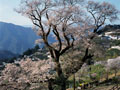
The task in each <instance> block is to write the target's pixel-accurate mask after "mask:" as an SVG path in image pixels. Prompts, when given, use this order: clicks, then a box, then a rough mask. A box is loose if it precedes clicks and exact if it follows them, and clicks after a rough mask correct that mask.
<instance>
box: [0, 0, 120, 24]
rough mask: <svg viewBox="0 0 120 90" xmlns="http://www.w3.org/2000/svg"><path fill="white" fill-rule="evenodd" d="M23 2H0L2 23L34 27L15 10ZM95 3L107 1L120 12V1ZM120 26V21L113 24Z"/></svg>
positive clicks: (8, 0) (14, 0) (6, 0)
mask: <svg viewBox="0 0 120 90" xmlns="http://www.w3.org/2000/svg"><path fill="white" fill-rule="evenodd" d="M20 1H21V0H0V21H2V22H8V23H13V24H17V25H22V26H29V25H32V23H31V21H30V20H29V19H28V18H27V17H24V16H22V15H21V14H18V13H17V12H15V11H14V8H17V7H19V4H20ZM94 1H100V2H103V1H106V2H109V3H112V4H113V5H114V6H115V7H116V8H117V9H118V10H120V0H94ZM119 17H120V15H119ZM112 24H120V20H118V21H116V22H114V23H112Z"/></svg>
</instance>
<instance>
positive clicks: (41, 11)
mask: <svg viewBox="0 0 120 90" xmlns="http://www.w3.org/2000/svg"><path fill="white" fill-rule="evenodd" d="M83 1H84V0H22V2H21V6H20V9H19V10H17V12H18V13H21V14H22V15H25V16H27V17H28V18H29V19H31V21H32V23H33V24H34V26H35V29H36V31H37V33H38V35H39V36H41V40H40V42H41V41H42V42H44V44H45V45H46V46H47V47H48V49H49V52H50V54H51V57H52V58H53V61H54V62H55V63H56V64H55V65H56V68H55V70H56V72H57V75H58V77H59V78H61V79H62V81H61V82H60V86H61V90H66V80H67V78H68V77H65V75H64V73H63V70H62V67H61V63H60V56H61V55H63V54H64V53H65V52H66V51H68V50H69V49H70V48H72V47H73V45H74V44H75V43H76V42H75V41H78V40H79V41H81V40H82V41H84V42H85V43H86V50H85V54H84V56H83V58H82V60H81V61H82V62H81V63H80V65H79V66H78V67H77V69H76V70H75V72H77V71H78V70H79V69H80V68H81V66H82V65H83V63H84V62H85V61H86V60H87V59H88V58H91V57H93V55H91V54H89V52H88V51H89V47H90V44H89V43H90V41H91V40H92V39H93V38H94V37H95V34H96V33H97V32H98V30H99V28H100V27H101V26H102V25H103V24H104V23H105V20H106V19H110V20H112V19H116V18H115V17H114V16H115V15H116V14H117V11H116V9H115V8H114V7H113V6H112V5H111V4H108V3H102V4H99V3H96V2H93V1H91V2H89V3H88V5H87V11H88V12H89V13H90V14H91V15H92V17H91V16H88V15H87V14H86V13H85V8H84V9H82V6H81V3H82V2H83ZM92 20H94V23H92ZM91 26H92V28H93V26H94V30H93V34H92V35H90V39H88V36H87V34H86V31H89V30H90V28H91ZM51 33H52V34H53V35H54V36H55V38H56V40H57V42H56V43H55V44H50V42H49V41H48V37H49V35H50V34H51ZM87 33H90V32H87ZM54 45H55V46H54ZM75 72H73V73H75ZM49 85H50V86H51V85H52V83H51V81H50V82H49ZM49 89H50V90H53V89H52V87H50V88H49Z"/></svg>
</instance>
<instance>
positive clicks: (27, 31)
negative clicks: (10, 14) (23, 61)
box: [0, 22, 38, 54]
mask: <svg viewBox="0 0 120 90" xmlns="http://www.w3.org/2000/svg"><path fill="white" fill-rule="evenodd" d="M37 38H38V36H36V34H35V32H34V31H33V30H32V29H31V28H27V27H22V26H19V25H14V24H11V23H5V22H0V50H5V51H10V52H11V53H15V54H21V53H23V52H24V51H26V50H27V49H28V48H33V47H34V44H35V40H36V39H37Z"/></svg>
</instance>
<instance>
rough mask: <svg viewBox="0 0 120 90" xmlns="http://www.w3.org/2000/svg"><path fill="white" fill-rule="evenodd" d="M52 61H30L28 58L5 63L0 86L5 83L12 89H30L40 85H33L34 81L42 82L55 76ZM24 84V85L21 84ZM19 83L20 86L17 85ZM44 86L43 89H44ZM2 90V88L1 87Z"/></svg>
mask: <svg viewBox="0 0 120 90" xmlns="http://www.w3.org/2000/svg"><path fill="white" fill-rule="evenodd" d="M51 71H54V62H52V61H51V60H50V59H49V60H38V61H32V60H31V59H29V58H26V59H25V60H21V61H20V62H18V63H17V64H15V63H10V64H7V65H6V67H5V69H4V70H3V71H2V74H1V76H0V87H1V88H2V85H3V86H4V85H6V87H9V85H10V86H11V88H12V89H11V90H13V89H15V88H16V89H21V90H26V88H29V90H32V89H34V88H37V87H39V86H40V85H38V86H37V85H33V84H34V83H36V84H37V83H38V84H40V83H41V84H43V83H45V82H48V80H50V79H52V78H55V73H52V72H51ZM23 84H24V85H23ZM17 85H19V86H20V87H17ZM45 87H47V86H45ZM45 87H44V89H45ZM3 90H4V89H3Z"/></svg>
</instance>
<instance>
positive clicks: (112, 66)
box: [106, 57, 120, 77]
mask: <svg viewBox="0 0 120 90" xmlns="http://www.w3.org/2000/svg"><path fill="white" fill-rule="evenodd" d="M106 69H107V70H114V71H115V77H116V74H117V71H118V70H119V69H120V57H117V58H115V59H108V61H107V65H106Z"/></svg>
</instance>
